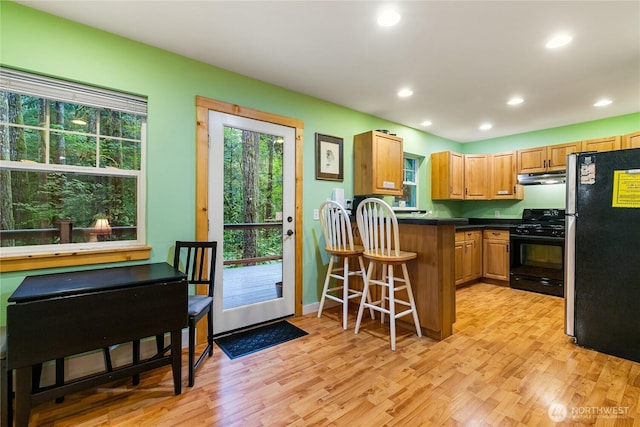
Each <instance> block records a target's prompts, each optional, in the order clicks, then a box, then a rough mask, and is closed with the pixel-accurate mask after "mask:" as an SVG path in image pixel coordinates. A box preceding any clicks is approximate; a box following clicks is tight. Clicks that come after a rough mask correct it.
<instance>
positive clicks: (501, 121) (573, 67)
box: [17, 0, 640, 142]
mask: <svg viewBox="0 0 640 427" xmlns="http://www.w3.org/2000/svg"><path fill="white" fill-rule="evenodd" d="M17 3H21V4H24V5H27V6H30V7H33V8H36V9H40V10H43V11H46V12H49V13H52V14H54V15H58V16H62V17H65V18H68V19H70V20H73V21H78V22H81V23H84V24H87V25H90V26H92V27H96V28H100V29H103V30H105V31H109V32H112V33H115V34H119V35H121V36H124V37H127V38H130V39H133V40H138V41H140V42H143V43H146V44H149V45H153V46H157V47H159V48H162V49H165V50H168V51H171V52H175V53H178V54H181V55H184V56H187V57H190V58H194V59H197V60H199V61H202V62H206V63H209V64H212V65H216V66H219V67H222V68H224V69H227V70H231V71H235V72H237V73H240V74H243V75H246V76H250V77H253V78H256V79H259V80H263V81H265V82H269V83H273V84H275V85H278V86H281V87H284V88H288V89H291V90H293V91H296V92H300V93H304V94H307V95H311V96H313V97H316V98H320V99H324V100H327V101H330V102H333V103H336V104H339V105H344V106H346V107H349V108H352V109H354V110H358V111H362V112H365V113H369V114H373V115H375V116H378V117H382V118H385V119H388V120H391V121H393V122H397V123H401V124H404V125H407V126H410V127H413V128H417V129H422V130H425V131H427V132H429V133H432V134H435V135H439V136H441V137H444V138H448V139H452V140H455V141H459V142H468V141H476V140H481V139H487V138H494V137H498V136H504V135H512V134H517V133H521V132H527V131H532V130H537V129H545V128H550V127H556V126H562V125H567V124H573V123H579V122H584V121H589V120H595V119H600V118H605V117H612V116H617V115H621V114H627V113H632V112H638V111H640V1H637V0H636V1H402V2H395V3H382V2H373V1H300V0H298V1H213V0H200V1H186V0H174V1H166V0H165V1H158V0H155V1H154V0H143V1H116V0H112V1H104V0H91V1H88V0H85V1H81V0H75V1H69V0H47V1H42V0H40V1H33V0H18V1H17ZM384 7H393V8H395V9H396V10H397V11H398V12H399V13H400V14H401V21H400V23H399V24H398V25H397V26H395V27H391V28H382V27H379V26H378V25H377V24H376V16H377V14H378V12H379V11H380V9H382V8H384ZM561 31H566V32H569V33H571V34H572V35H573V42H572V43H571V44H569V45H567V46H565V47H564V48H560V49H557V50H549V49H546V48H545V47H544V45H545V43H546V42H547V40H548V39H549V38H550V37H551V36H552V35H554V34H556V33H558V32H561ZM405 86H407V87H410V88H411V89H412V90H413V91H414V95H413V96H412V97H410V98H404V99H400V98H398V97H397V96H396V92H397V91H398V90H399V89H400V88H402V87H405ZM513 95H520V96H522V97H523V98H524V99H525V102H524V103H522V104H520V105H518V106H515V107H512V106H508V105H507V104H506V101H507V100H508V99H509V98H510V97H511V96H513ZM603 97H606V98H610V99H611V100H612V101H613V103H612V104H611V105H609V106H607V107H600V108H596V107H594V106H593V104H594V102H596V101H597V100H598V99H600V98H603ZM427 119H428V120H430V121H432V122H433V125H432V126H430V127H428V128H425V127H422V126H420V123H421V122H422V121H424V120H427ZM485 121H488V122H491V123H493V128H492V129H490V130H488V131H481V130H479V129H478V126H479V125H480V124H481V123H482V122H485ZM639 128H640V123H639ZM392 130H393V129H392Z"/></svg>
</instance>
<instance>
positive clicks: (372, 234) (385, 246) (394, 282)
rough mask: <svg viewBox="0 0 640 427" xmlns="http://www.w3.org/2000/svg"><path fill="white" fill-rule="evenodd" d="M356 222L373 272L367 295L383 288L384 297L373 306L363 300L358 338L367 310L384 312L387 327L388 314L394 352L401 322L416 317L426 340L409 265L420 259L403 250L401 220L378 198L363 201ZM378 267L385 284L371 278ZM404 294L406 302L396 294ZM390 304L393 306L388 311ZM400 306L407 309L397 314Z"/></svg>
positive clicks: (414, 254)
mask: <svg viewBox="0 0 640 427" xmlns="http://www.w3.org/2000/svg"><path fill="white" fill-rule="evenodd" d="M356 220H357V222H358V230H359V231H360V237H361V238H362V243H363V245H364V252H363V254H362V256H363V257H364V258H366V259H368V260H369V269H368V270H367V279H366V280H365V282H364V290H363V292H365V293H369V287H370V286H372V285H376V286H380V288H381V292H380V295H381V297H380V299H379V300H377V301H373V302H370V301H365V299H364V298H362V300H361V302H360V308H359V309H358V318H357V320H356V329H355V333H356V334H357V333H358V331H359V329H360V321H361V320H362V312H363V311H364V308H365V307H368V308H369V309H373V310H376V311H379V312H381V313H382V315H381V322H382V323H384V315H385V314H388V315H389V326H390V329H391V350H394V351H395V349H396V319H397V318H399V317H402V316H406V315H408V314H412V315H413V322H414V324H415V326H416V333H417V334H418V336H419V337H421V336H422V331H421V329H420V322H419V321H418V312H417V310H416V303H415V300H414V298H413V291H412V290H411V281H410V280H409V273H408V272H407V261H409V260H412V259H415V258H417V257H418V254H417V253H415V252H405V251H401V250H400V238H399V232H398V220H397V218H396V215H395V213H394V212H393V210H392V209H391V206H389V205H388V204H387V203H386V202H385V201H383V200H380V199H376V198H368V199H365V200H363V201H362V202H360V204H359V205H358V209H357V211H356ZM377 264H380V265H382V280H377V279H373V278H372V277H371V276H372V273H373V270H374V268H375V266H376V265H377ZM396 266H398V267H400V269H401V270H402V277H396V276H395V274H394V267H396ZM399 285H400V286H399ZM387 291H388V292H389V296H387V295H386V294H387ZM401 291H406V299H401V298H398V297H396V293H398V292H401ZM401 295H402V294H401ZM387 301H388V302H389V306H388V308H387ZM397 305H399V306H402V307H405V308H407V309H406V310H403V311H401V312H397V311H396V306H397Z"/></svg>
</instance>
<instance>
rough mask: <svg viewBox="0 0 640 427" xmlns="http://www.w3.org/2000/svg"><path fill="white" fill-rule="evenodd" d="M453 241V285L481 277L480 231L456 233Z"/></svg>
mask: <svg viewBox="0 0 640 427" xmlns="http://www.w3.org/2000/svg"><path fill="white" fill-rule="evenodd" d="M455 238H456V240H455V284H456V286H460V285H462V284H464V283H467V282H470V281H472V280H476V279H479V278H480V277H482V230H468V231H457V232H456V237H455Z"/></svg>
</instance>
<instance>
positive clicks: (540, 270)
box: [510, 209, 565, 297]
mask: <svg viewBox="0 0 640 427" xmlns="http://www.w3.org/2000/svg"><path fill="white" fill-rule="evenodd" d="M564 215H565V210H564V209H525V210H524V211H523V212H522V223H521V224H519V225H518V226H516V227H515V228H514V229H513V231H512V232H511V238H510V241H511V243H510V246H511V262H510V269H511V272H510V276H511V280H510V283H511V287H512V288H515V289H521V290H526V291H533V292H539V293H543V294H548V295H555V296H560V297H561V296H563V295H564V229H565V217H564Z"/></svg>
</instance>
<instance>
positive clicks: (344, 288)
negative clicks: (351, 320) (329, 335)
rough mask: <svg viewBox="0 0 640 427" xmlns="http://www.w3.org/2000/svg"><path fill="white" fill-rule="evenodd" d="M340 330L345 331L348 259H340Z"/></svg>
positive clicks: (347, 303) (347, 302) (347, 310)
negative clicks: (341, 267)
mask: <svg viewBox="0 0 640 427" xmlns="http://www.w3.org/2000/svg"><path fill="white" fill-rule="evenodd" d="M342 266H343V269H342V274H343V275H342V329H344V330H345V331H346V330H347V315H348V312H349V257H347V256H346V257H343V258H342Z"/></svg>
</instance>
